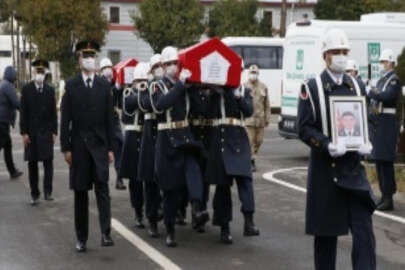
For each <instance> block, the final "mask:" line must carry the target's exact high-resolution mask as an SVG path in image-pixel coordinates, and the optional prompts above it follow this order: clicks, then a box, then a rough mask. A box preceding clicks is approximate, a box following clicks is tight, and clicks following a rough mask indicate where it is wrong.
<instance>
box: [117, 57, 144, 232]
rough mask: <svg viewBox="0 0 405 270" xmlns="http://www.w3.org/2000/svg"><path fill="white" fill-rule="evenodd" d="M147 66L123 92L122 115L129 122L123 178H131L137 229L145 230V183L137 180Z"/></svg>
mask: <svg viewBox="0 0 405 270" xmlns="http://www.w3.org/2000/svg"><path fill="white" fill-rule="evenodd" d="M148 69H149V68H148V65H147V64H146V63H144V62H140V63H138V65H137V66H136V67H135V69H134V75H133V85H132V88H127V89H125V90H124V93H123V98H124V99H123V106H122V109H123V116H124V117H125V118H128V120H129V121H124V123H125V125H124V130H125V139H124V148H123V151H122V157H121V171H120V176H121V177H122V178H128V179H129V197H130V199H131V205H132V207H133V208H134V210H135V227H137V228H139V229H144V228H145V225H144V224H143V205H144V194H143V183H142V181H140V180H139V179H138V164H139V155H140V151H141V139H142V132H143V123H144V113H143V112H142V111H141V110H140V106H139V100H140V99H139V95H140V94H141V92H142V91H147V89H148Z"/></svg>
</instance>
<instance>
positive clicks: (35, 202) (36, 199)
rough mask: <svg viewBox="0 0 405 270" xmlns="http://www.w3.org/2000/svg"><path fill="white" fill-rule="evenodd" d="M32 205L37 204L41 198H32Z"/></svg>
mask: <svg viewBox="0 0 405 270" xmlns="http://www.w3.org/2000/svg"><path fill="white" fill-rule="evenodd" d="M30 204H31V206H36V205H38V204H39V199H38V198H31V201H30Z"/></svg>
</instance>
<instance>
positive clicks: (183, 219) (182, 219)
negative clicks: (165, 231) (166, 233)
mask: <svg viewBox="0 0 405 270" xmlns="http://www.w3.org/2000/svg"><path fill="white" fill-rule="evenodd" d="M176 224H177V225H179V226H186V225H187V222H186V217H185V215H184V214H183V211H181V210H178V211H177V216H176Z"/></svg>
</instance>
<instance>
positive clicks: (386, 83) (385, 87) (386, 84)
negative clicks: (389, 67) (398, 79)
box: [382, 74, 396, 92]
mask: <svg viewBox="0 0 405 270" xmlns="http://www.w3.org/2000/svg"><path fill="white" fill-rule="evenodd" d="M395 76H396V75H395V74H392V75H391V76H390V77H389V78H388V80H387V81H386V82H385V84H384V87H383V89H382V92H385V89H387V86H388V84H389V83H390V82H391V80H392V79H393V78H394V77H395Z"/></svg>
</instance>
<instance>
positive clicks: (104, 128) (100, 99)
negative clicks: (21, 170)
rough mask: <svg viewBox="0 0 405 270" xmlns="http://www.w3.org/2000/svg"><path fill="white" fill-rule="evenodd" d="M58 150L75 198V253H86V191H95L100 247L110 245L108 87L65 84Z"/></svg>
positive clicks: (76, 81) (86, 81)
mask: <svg viewBox="0 0 405 270" xmlns="http://www.w3.org/2000/svg"><path fill="white" fill-rule="evenodd" d="M94 47H97V46H95V45H94V44H93V43H90V42H81V43H78V44H77V45H76V50H79V51H81V52H82V54H83V53H84V52H85V48H89V50H91V52H92V53H93V55H94V53H95V51H94V50H95V49H94ZM61 111H62V117H61V132H60V140H61V148H62V152H63V153H66V152H71V154H72V164H71V166H70V188H71V189H72V190H73V191H74V194H75V226H76V234H77V239H78V241H79V242H78V246H77V247H76V248H77V250H78V251H79V252H83V251H85V250H86V247H85V243H86V241H87V239H88V218H89V209H88V206H89V205H88V204H89V198H88V191H89V190H91V189H92V187H93V185H94V187H95V194H96V199H97V206H98V210H99V221H100V227H101V232H102V245H103V246H110V245H113V244H114V243H113V241H112V240H111V238H110V231H111V201H110V194H109V186H108V180H109V152H112V151H113V145H112V141H113V130H114V125H113V99H112V95H111V87H110V85H109V84H108V83H107V82H106V81H105V80H104V79H102V78H100V77H98V76H96V75H94V77H93V78H91V77H87V78H86V76H84V74H79V75H77V76H75V77H73V78H72V79H70V80H68V81H67V82H66V90H65V94H64V96H63V99H62V110H61Z"/></svg>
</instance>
